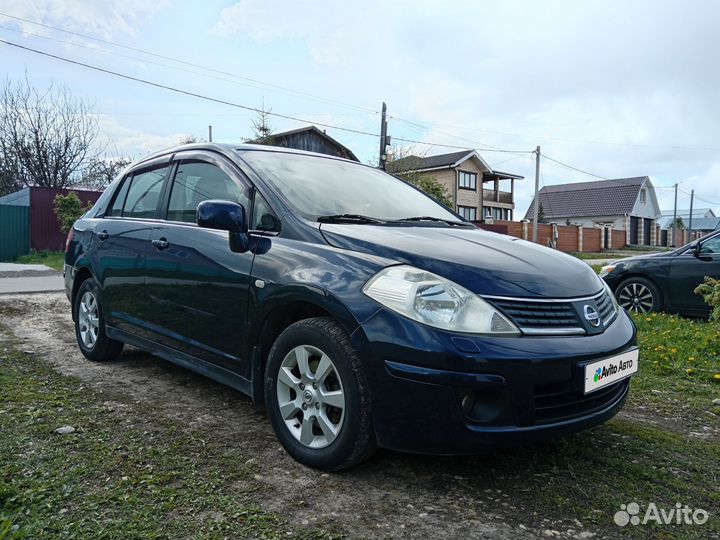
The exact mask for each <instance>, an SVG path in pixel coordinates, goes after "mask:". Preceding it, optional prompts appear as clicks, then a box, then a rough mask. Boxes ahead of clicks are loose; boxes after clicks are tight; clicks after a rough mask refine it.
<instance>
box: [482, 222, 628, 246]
mask: <svg viewBox="0 0 720 540" xmlns="http://www.w3.org/2000/svg"><path fill="white" fill-rule="evenodd" d="M474 223H475V225H476V226H477V227H480V228H481V229H484V230H487V231H493V232H499V233H502V234H508V235H510V236H514V237H516V238H522V239H523V240H530V241H532V237H533V224H532V223H529V222H518V221H501V220H494V221H493V223H492V224H490V223H482V222H479V221H476V222H474ZM537 243H538V244H542V245H544V246H550V247H554V248H556V249H558V250H560V251H564V252H580V251H584V252H597V251H601V250H603V249H621V248H623V247H625V245H626V241H625V231H619V230H614V229H605V228H597V227H580V226H577V225H556V224H554V223H540V224H538V234H537Z"/></svg>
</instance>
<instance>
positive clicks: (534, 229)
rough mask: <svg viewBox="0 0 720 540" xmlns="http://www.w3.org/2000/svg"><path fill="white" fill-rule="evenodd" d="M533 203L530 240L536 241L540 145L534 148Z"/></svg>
mask: <svg viewBox="0 0 720 540" xmlns="http://www.w3.org/2000/svg"><path fill="white" fill-rule="evenodd" d="M534 154H535V203H534V205H533V234H532V241H533V242H536V243H537V238H538V209H539V207H540V201H539V199H538V192H539V191H540V146H538V147H537V148H536V149H535V152H534Z"/></svg>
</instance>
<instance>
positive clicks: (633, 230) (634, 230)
mask: <svg viewBox="0 0 720 540" xmlns="http://www.w3.org/2000/svg"><path fill="white" fill-rule="evenodd" d="M639 222H640V218H636V217H631V218H630V242H629V243H630V244H633V245H637V244H638V229H639V228H640V227H639V224H640V223H639Z"/></svg>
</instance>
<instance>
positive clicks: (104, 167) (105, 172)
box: [72, 156, 132, 189]
mask: <svg viewBox="0 0 720 540" xmlns="http://www.w3.org/2000/svg"><path fill="white" fill-rule="evenodd" d="M131 163H132V159H130V158H127V157H107V156H105V157H102V158H101V157H92V158H90V159H88V160H86V162H85V164H84V165H83V168H82V171H80V177H79V179H78V180H77V181H74V182H72V184H73V186H75V187H81V186H82V187H85V188H88V189H105V188H106V187H108V186H109V185H110V184H111V183H112V181H113V180H115V178H116V177H117V176H118V175H119V174H120V173H121V172H122V171H123V170H124V169H125V168H126V167H127V166H128V165H130V164H131Z"/></svg>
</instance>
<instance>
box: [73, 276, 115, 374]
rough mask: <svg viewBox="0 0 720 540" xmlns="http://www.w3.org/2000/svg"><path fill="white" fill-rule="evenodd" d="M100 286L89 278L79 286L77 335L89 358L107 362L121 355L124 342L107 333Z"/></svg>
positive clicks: (76, 301) (76, 317)
mask: <svg viewBox="0 0 720 540" xmlns="http://www.w3.org/2000/svg"><path fill="white" fill-rule="evenodd" d="M101 302H102V300H101V297H100V287H98V284H97V282H96V281H95V280H94V279H93V278H88V279H86V280H85V281H83V282H82V283H81V284H80V287H78V291H77V295H76V296H75V313H74V315H75V317H74V319H75V337H76V338H77V342H78V345H79V346H80V351H81V352H82V353H83V355H85V358H87V359H88V360H93V361H95V362H105V361H108V360H113V359H114V358H116V357H117V356H119V355H120V353H121V352H122V349H123V343H122V342H120V341H116V340H114V339H110V338H109V337H107V335H106V334H105V319H104V317H103V312H102V303H101Z"/></svg>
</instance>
